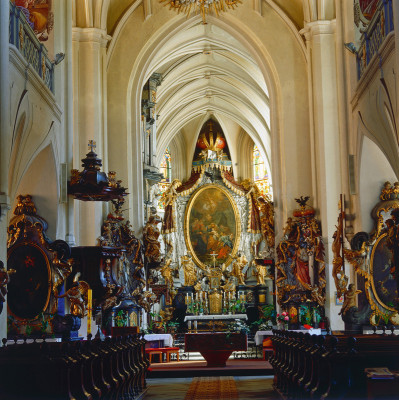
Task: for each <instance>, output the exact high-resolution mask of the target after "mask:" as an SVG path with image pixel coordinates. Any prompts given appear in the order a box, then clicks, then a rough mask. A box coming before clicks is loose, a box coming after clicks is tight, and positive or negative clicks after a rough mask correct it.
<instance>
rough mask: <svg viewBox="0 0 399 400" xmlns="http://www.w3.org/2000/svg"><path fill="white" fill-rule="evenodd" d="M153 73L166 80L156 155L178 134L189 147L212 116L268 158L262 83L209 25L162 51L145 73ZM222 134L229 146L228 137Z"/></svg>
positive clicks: (242, 52)
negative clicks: (242, 134)
mask: <svg viewBox="0 0 399 400" xmlns="http://www.w3.org/2000/svg"><path fill="white" fill-rule="evenodd" d="M152 72H159V73H161V74H162V75H163V79H164V80H163V82H162V84H161V86H160V87H159V88H158V93H157V113H158V114H159V118H158V123H157V131H158V146H159V147H160V148H159V150H161V151H162V150H163V149H164V148H165V147H166V146H167V145H168V144H169V142H170V141H171V140H172V139H173V137H174V136H175V135H176V134H178V133H179V132H181V133H182V134H183V135H185V140H186V143H187V144H188V145H189V146H190V145H191V143H193V142H194V141H195V140H196V137H197V134H198V132H199V129H200V127H201V125H202V123H203V121H204V119H205V118H206V116H207V115H208V116H209V115H212V114H213V115H214V116H215V117H216V118H217V119H218V120H219V122H220V123H221V125H222V127H223V126H229V127H230V129H233V130H235V131H236V132H235V133H236V134H237V132H240V131H245V132H246V133H248V134H249V135H250V136H251V137H252V139H253V140H254V141H255V143H257V144H258V145H259V146H260V147H261V148H262V152H263V153H264V154H265V155H266V154H268V155H269V154H270V135H269V124H270V112H269V97H268V92H267V87H266V84H265V80H264V77H263V76H262V74H261V72H260V70H259V68H258V66H257V65H256V63H255V61H254V60H253V58H252V57H251V55H250V53H249V52H248V50H247V49H245V48H244V47H243V46H242V45H241V44H240V42H239V41H238V40H237V39H235V38H233V37H232V36H231V35H229V34H227V33H226V32H225V31H223V30H222V29H220V28H219V27H217V26H216V25H214V24H212V23H208V24H206V25H203V24H202V23H200V22H198V23H195V24H193V25H192V26H190V27H188V28H186V29H183V30H181V31H180V32H179V33H178V34H175V35H174V36H173V37H172V38H171V39H170V40H169V41H168V42H167V44H166V45H165V46H163V48H162V50H161V51H160V52H158V54H157V55H156V56H155V57H154V58H153V60H152V64H151V65H150V67H149V69H148V73H149V74H150V73H152ZM188 126H189V128H188ZM193 127H195V129H193ZM232 127H233V128H232ZM225 134H226V137H227V140H229V136H230V137H231V134H232V132H225ZM233 161H234V160H233Z"/></svg>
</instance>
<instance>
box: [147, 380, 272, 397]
mask: <svg viewBox="0 0 399 400" xmlns="http://www.w3.org/2000/svg"><path fill="white" fill-rule="evenodd" d="M234 379H235V381H236V385H237V390H238V394H239V399H240V400H252V399H264V400H277V399H278V396H277V395H276V394H275V393H274V392H273V389H272V383H273V377H272V376H235V377H234ZM191 380H192V378H172V379H170V378H168V379H147V385H148V390H147V392H146V394H145V396H144V398H143V399H144V400H183V399H184V396H185V395H186V392H187V390H188V387H189V386H190V383H191ZM215 400H216V399H215Z"/></svg>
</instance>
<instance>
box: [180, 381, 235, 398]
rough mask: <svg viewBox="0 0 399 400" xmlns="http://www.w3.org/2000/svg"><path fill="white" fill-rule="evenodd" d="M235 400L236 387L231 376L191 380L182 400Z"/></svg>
mask: <svg viewBox="0 0 399 400" xmlns="http://www.w3.org/2000/svg"><path fill="white" fill-rule="evenodd" d="M215 399H220V400H237V399H238V393H237V386H236V383H235V381H234V378H233V377H232V376H215V377H212V376H201V377H195V378H193V380H192V382H191V385H190V387H189V388H188V391H187V394H186V397H185V398H184V400H215Z"/></svg>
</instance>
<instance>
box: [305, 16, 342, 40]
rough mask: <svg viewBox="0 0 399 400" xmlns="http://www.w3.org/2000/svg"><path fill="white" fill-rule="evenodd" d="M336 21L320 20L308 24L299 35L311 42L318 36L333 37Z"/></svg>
mask: <svg viewBox="0 0 399 400" xmlns="http://www.w3.org/2000/svg"><path fill="white" fill-rule="evenodd" d="M336 25H337V23H336V20H335V19H332V20H318V21H312V22H308V23H307V24H306V25H305V27H304V28H303V29H301V30H300V31H299V33H300V34H301V35H303V36H305V39H306V40H309V39H310V38H311V37H312V36H316V35H331V34H334V33H335V31H336Z"/></svg>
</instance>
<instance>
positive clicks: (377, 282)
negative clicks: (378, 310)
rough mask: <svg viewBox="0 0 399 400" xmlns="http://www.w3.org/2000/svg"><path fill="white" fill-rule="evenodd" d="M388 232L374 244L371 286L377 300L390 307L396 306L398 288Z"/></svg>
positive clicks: (389, 308) (385, 306) (371, 257)
mask: <svg viewBox="0 0 399 400" xmlns="http://www.w3.org/2000/svg"><path fill="white" fill-rule="evenodd" d="M387 239H388V234H387V233H384V234H382V235H381V236H380V237H379V238H378V239H377V241H376V243H375V244H374V247H373V250H372V252H371V256H370V275H371V287H372V291H373V293H374V296H375V299H376V300H377V302H378V303H379V304H380V305H381V306H383V307H384V308H386V309H388V310H389V311H396V309H395V308H394V305H395V299H396V298H397V294H398V288H397V283H396V279H395V277H394V276H395V271H394V269H395V268H394V267H395V265H394V261H393V257H392V252H391V250H389V248H388V246H387Z"/></svg>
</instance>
